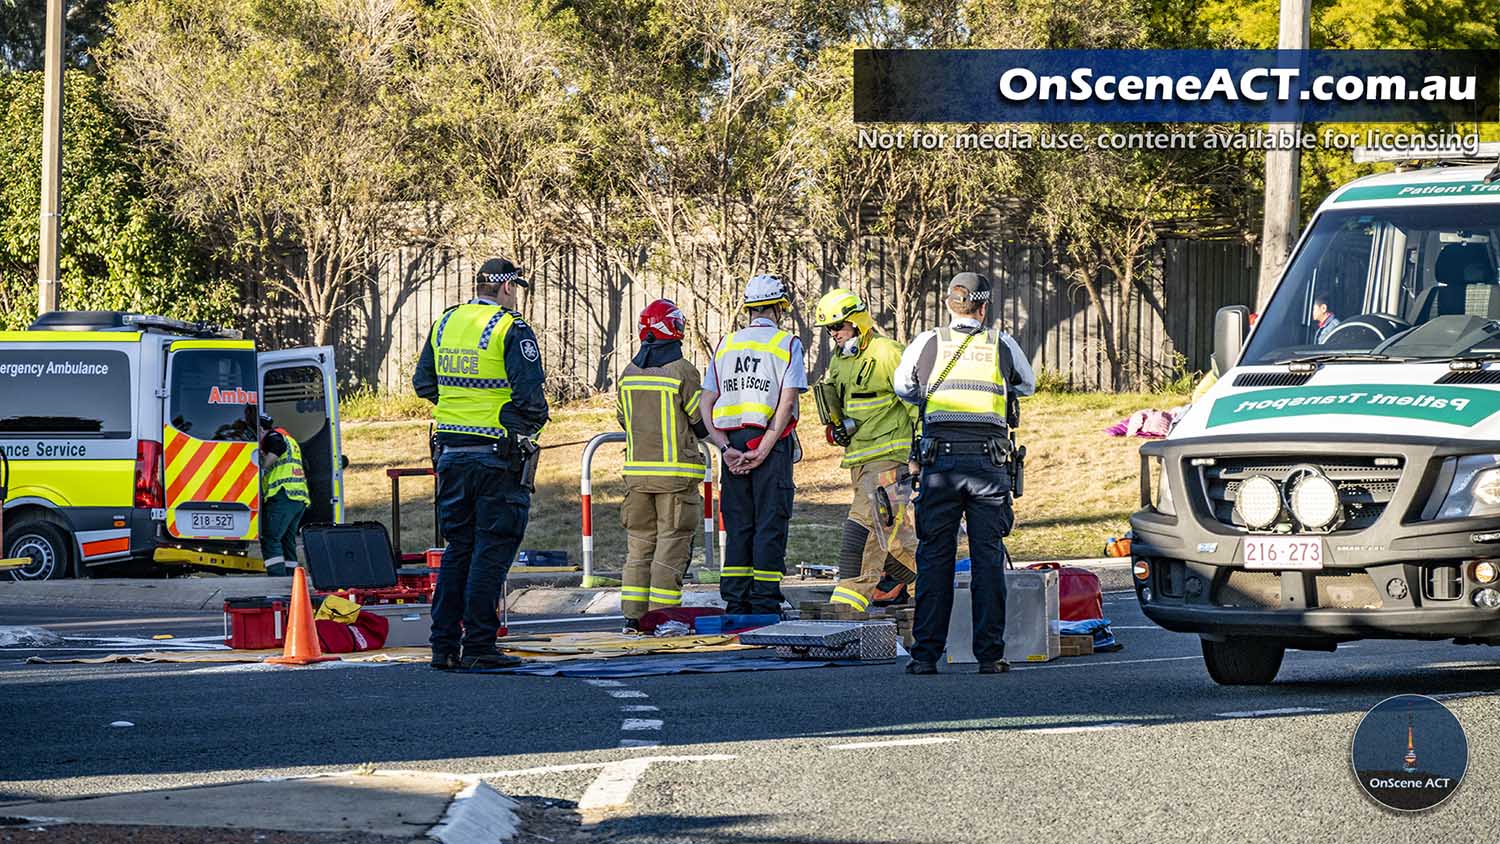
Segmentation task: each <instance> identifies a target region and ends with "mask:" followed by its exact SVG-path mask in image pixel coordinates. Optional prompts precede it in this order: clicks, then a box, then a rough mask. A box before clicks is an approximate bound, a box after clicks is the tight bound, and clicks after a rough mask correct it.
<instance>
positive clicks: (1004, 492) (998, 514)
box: [895, 272, 1036, 674]
mask: <svg viewBox="0 0 1500 844" xmlns="http://www.w3.org/2000/svg"><path fill="white" fill-rule="evenodd" d="M990 289H991V287H990V281H989V279H987V278H985V277H984V276H981V275H979V274H977V273H967V272H966V273H959V274H958V275H956V276H954V277H953V280H952V281H950V282H949V283H948V295H947V299H946V302H947V305H948V310H949V312H950V313H952V315H953V318H952V320H951V321H950V322H949V323H948V325H947V326H945V327H943V328H937V329H934V330H932V331H927V332H924V333H922V334H920V335H918V336H917V338H916V339H915V340H913V341H912V343H911V345H910V346H907V347H906V351H905V352H904V353H903V354H902V356H901V362H900V364H898V366H897V369H896V383H895V388H896V395H898V396H900V397H901V399H902V400H904V401H906V402H909V403H911V404H914V405H916V406H917V408H918V410H919V411H920V412H921V422H922V435H921V437H920V438H919V439H918V440H917V443H916V447H915V448H913V449H912V459H913V462H914V463H916V464H917V466H915V467H913V471H918V472H920V473H921V479H920V484H919V487H918V490H919V497H918V499H917V590H916V591H917V614H916V621H915V624H914V627H913V631H912V633H913V636H914V637H915V639H916V642H915V644H914V646H913V647H912V653H911V662H910V663H909V664H908V665H907V666H906V670H907V671H908V672H910V673H912V674H936V673H937V660H938V658H939V657H940V656H942V655H943V646H944V644H945V643H946V640H947V638H948V621H949V617H950V616H951V615H952V614H953V574H954V569H955V567H956V566H955V564H956V562H957V560H956V559H955V558H956V557H957V550H958V523H959V519H960V518H962V519H964V521H965V522H966V523H967V524H968V529H969V557H970V559H971V560H972V561H973V564H972V566H973V568H972V572H973V573H972V585H971V588H972V592H973V599H974V607H973V609H974V618H973V622H974V643H973V644H974V655H975V657H977V658H978V660H979V673H980V674H999V673H1001V672H1004V671H1008V670H1010V664H1009V663H1007V662H1006V661H1005V637H1004V634H1005V545H1004V538H1005V536H1006V535H1008V534H1009V533H1010V529H1011V526H1012V525H1013V524H1014V523H1015V511H1014V510H1013V509H1012V504H1011V496H1012V494H1013V493H1018V492H1019V490H1018V489H1016V488H1015V486H1016V485H1017V483H1016V482H1017V481H1018V480H1019V479H1020V476H1021V466H1020V461H1021V458H1023V457H1024V456H1025V450H1024V449H1018V448H1017V447H1016V446H1015V443H1014V440H1013V439H1012V438H1011V432H1012V431H1013V430H1014V429H1015V428H1016V427H1017V426H1018V425H1019V424H1020V412H1019V405H1018V404H1017V403H1016V402H1015V396H1017V395H1023V396H1029V395H1031V394H1032V393H1033V392H1035V391H1036V377H1035V375H1033V374H1032V371H1031V363H1030V361H1028V360H1027V359H1026V355H1025V354H1023V353H1022V351H1021V347H1020V346H1019V345H1017V344H1016V341H1015V340H1014V339H1013V338H1011V336H1010V335H1009V334H1006V333H1005V332H1003V331H997V330H995V329H992V328H988V327H987V325H988V308H989V303H990Z"/></svg>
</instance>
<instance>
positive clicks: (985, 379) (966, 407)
mask: <svg viewBox="0 0 1500 844" xmlns="http://www.w3.org/2000/svg"><path fill="white" fill-rule="evenodd" d="M971 336H972V337H973V340H972V341H970V342H969V343H968V345H967V346H964V341H966V340H969V338H970V337H971ZM998 337H999V335H997V334H996V333H995V332H994V331H993V330H988V331H983V332H980V333H979V334H974V335H969V334H965V333H963V332H962V331H954V330H953V329H952V328H939V329H938V330H937V339H938V349H937V357H936V358H935V361H934V364H933V372H932V381H933V382H937V379H938V377H939V376H940V375H942V373H943V372H944V371H945V370H946V371H947V373H948V374H947V376H946V377H944V378H943V380H942V382H941V383H939V384H938V386H937V388H936V389H934V390H932V392H931V394H930V395H929V396H928V397H927V412H926V415H925V416H923V417H922V424H923V425H924V426H926V425H937V424H941V423H944V422H961V423H967V424H981V425H994V426H995V427H997V428H1001V429H1004V428H1005V427H1006V424H1005V389H1006V387H1005V375H1004V373H1002V372H1001V371H1000V354H999V350H998V349H997V347H996V342H997V340H998ZM960 347H963V350H964V351H963V354H962V355H960V356H959V357H958V359H957V361H954V355H956V354H958V350H959V348H960ZM950 361H954V362H953V365H952V367H951V368H950V367H949V362H950Z"/></svg>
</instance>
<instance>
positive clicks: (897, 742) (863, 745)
mask: <svg viewBox="0 0 1500 844" xmlns="http://www.w3.org/2000/svg"><path fill="white" fill-rule="evenodd" d="M950 741H953V739H951V738H949V737H947V736H928V737H926V738H909V739H891V740H889V741H857V742H854V743H852V744H830V745H828V749H829V750H873V749H875V748H880V747H915V746H917V745H925V744H947V743H948V742H950Z"/></svg>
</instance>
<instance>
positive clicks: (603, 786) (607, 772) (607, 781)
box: [578, 754, 735, 812]
mask: <svg viewBox="0 0 1500 844" xmlns="http://www.w3.org/2000/svg"><path fill="white" fill-rule="evenodd" d="M733 758H735V757H733V756H729V755H726V754H714V755H711V756H645V757H642V758H639V759H622V760H620V761H618V762H609V763H606V764H605V765H604V770H602V771H600V772H599V776H598V778H596V779H595V780H594V781H593V782H592V783H591V784H590V785H589V787H588V790H587V791H585V792H584V793H583V797H582V798H581V799H579V801H578V810H579V811H580V812H587V811H597V810H599V809H604V808H609V807H613V806H623V805H625V804H627V803H629V802H630V792H631V791H633V790H634V789H635V784H636V782H638V781H639V780H640V778H641V775H642V774H644V773H646V769H647V768H650V767H651V765H652V763H655V762H721V761H728V760H730V759H733Z"/></svg>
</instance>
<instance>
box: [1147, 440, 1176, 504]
mask: <svg viewBox="0 0 1500 844" xmlns="http://www.w3.org/2000/svg"><path fill="white" fill-rule="evenodd" d="M1146 473H1147V475H1146V488H1147V489H1148V490H1149V491H1150V496H1151V498H1150V500H1149V501H1148V502H1147V503H1148V504H1150V505H1151V509H1153V510H1155V511H1156V512H1158V513H1161V514H1162V515H1163V516H1175V515H1177V506H1176V505H1175V504H1174V503H1173V501H1172V485H1171V484H1170V483H1168V482H1167V471H1166V463H1165V462H1164V461H1163V460H1162V458H1160V457H1156V456H1154V455H1153V456H1148V457H1147V458H1146Z"/></svg>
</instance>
